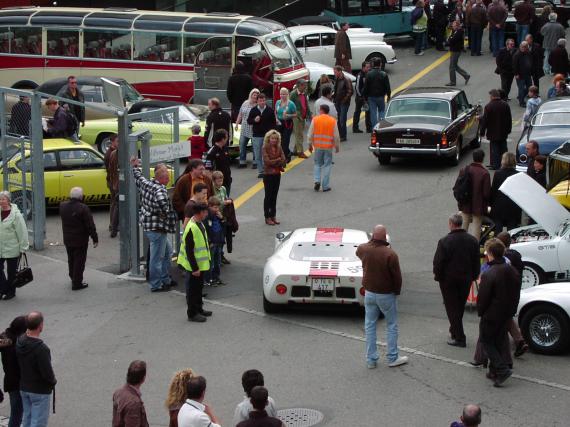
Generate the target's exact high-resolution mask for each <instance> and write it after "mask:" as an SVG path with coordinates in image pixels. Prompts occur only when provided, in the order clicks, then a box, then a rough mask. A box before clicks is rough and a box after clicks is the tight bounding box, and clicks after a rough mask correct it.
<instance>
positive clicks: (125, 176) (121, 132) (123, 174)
mask: <svg viewBox="0 0 570 427" xmlns="http://www.w3.org/2000/svg"><path fill="white" fill-rule="evenodd" d="M117 121H118V128H117V131H118V132H117V135H118V137H119V147H118V150H119V153H118V155H119V236H120V262H119V264H120V271H121V273H125V272H127V271H129V269H130V268H131V265H132V264H133V262H132V254H131V221H133V220H134V221H135V223H136V218H137V213H136V212H131V211H130V210H129V199H130V197H131V195H130V194H129V187H130V182H131V181H132V180H133V178H132V172H131V164H130V159H129V128H128V121H129V117H128V115H127V109H126V108H125V109H122V110H119V111H118V112H117Z"/></svg>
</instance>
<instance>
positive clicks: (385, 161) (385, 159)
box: [378, 153, 392, 166]
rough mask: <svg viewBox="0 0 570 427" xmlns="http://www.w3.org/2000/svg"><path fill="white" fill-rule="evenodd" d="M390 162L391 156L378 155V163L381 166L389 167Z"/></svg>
mask: <svg viewBox="0 0 570 427" xmlns="http://www.w3.org/2000/svg"><path fill="white" fill-rule="evenodd" d="M391 160H392V156H391V155H390V154H386V153H380V154H378V162H379V163H380V164H381V165H383V166H385V165H389V164H390V161H391Z"/></svg>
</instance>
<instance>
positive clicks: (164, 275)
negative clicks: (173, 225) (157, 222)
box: [145, 231, 172, 290]
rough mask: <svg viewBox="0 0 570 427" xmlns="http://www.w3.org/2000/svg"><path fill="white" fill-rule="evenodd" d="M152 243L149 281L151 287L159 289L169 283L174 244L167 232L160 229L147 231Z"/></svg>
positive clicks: (146, 233)
mask: <svg viewBox="0 0 570 427" xmlns="http://www.w3.org/2000/svg"><path fill="white" fill-rule="evenodd" d="M145 235H146V237H147V239H148V241H149V243H150V259H149V260H148V271H149V277H148V281H149V284H150V289H151V290H153V289H158V288H160V287H161V286H162V285H169V284H170V282H171V279H170V264H171V262H172V261H171V259H170V257H171V256H172V244H171V243H170V240H169V239H168V234H167V233H161V232H158V231H145Z"/></svg>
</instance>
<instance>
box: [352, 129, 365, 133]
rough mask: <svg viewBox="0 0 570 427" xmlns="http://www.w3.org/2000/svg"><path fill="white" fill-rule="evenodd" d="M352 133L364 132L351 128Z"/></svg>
mask: <svg viewBox="0 0 570 427" xmlns="http://www.w3.org/2000/svg"><path fill="white" fill-rule="evenodd" d="M352 133H364V132H363V131H361V130H360V129H352Z"/></svg>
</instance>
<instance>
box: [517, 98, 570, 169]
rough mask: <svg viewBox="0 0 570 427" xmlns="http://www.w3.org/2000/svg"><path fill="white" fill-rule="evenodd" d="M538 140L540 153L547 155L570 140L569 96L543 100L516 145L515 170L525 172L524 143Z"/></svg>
mask: <svg viewBox="0 0 570 427" xmlns="http://www.w3.org/2000/svg"><path fill="white" fill-rule="evenodd" d="M531 140H534V141H536V142H538V150H539V152H540V154H543V155H545V156H548V155H549V154H550V153H551V152H552V151H554V150H555V149H557V148H558V147H560V146H561V145H562V144H563V143H564V142H566V141H568V140H570V98H554V99H549V100H548V101H545V102H543V103H542V104H541V105H540V107H539V108H538V111H537V112H536V114H535V115H534V117H533V118H532V120H531V122H530V126H529V127H528V128H526V129H525V130H524V131H523V133H522V135H521V138H520V139H519V142H518V145H517V153H516V154H517V170H519V171H524V172H526V170H527V166H528V164H527V157H526V148H525V147H526V143H527V142H528V141H531Z"/></svg>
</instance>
